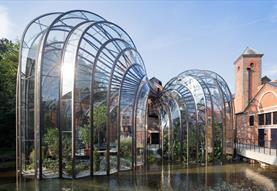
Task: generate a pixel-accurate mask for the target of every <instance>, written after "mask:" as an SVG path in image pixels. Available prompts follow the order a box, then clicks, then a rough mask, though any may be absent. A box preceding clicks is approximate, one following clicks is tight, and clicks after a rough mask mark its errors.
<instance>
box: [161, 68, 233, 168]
mask: <svg viewBox="0 0 277 191" xmlns="http://www.w3.org/2000/svg"><path fill="white" fill-rule="evenodd" d="M161 103H162V104H163V105H164V106H163V107H160V105H161ZM156 105H157V107H159V108H160V117H161V119H162V120H163V121H166V122H163V125H162V126H161V132H162V138H163V143H162V148H163V155H164V157H166V158H169V159H172V160H183V161H186V162H187V163H208V162H212V161H215V160H222V159H223V157H224V156H225V155H226V154H233V104H232V95H231V92H230V90H229V88H228V85H227V83H226V82H225V81H224V79H223V78H222V77H221V76H219V75H218V74H216V73H215V72H211V71H206V70H188V71H185V72H182V73H181V74H179V75H177V76H176V77H175V78H172V79H171V80H170V81H169V82H168V83H167V84H166V85H165V87H164V90H163V92H162V94H161V96H160V97H159V98H158V100H157V103H156Z"/></svg>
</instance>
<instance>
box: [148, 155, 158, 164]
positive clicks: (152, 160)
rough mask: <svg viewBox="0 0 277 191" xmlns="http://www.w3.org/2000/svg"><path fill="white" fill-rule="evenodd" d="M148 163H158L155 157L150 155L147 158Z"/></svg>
mask: <svg viewBox="0 0 277 191" xmlns="http://www.w3.org/2000/svg"><path fill="white" fill-rule="evenodd" d="M147 161H148V162H149V163H154V162H155V161H157V158H156V157H155V155H153V154H150V155H148V156H147Z"/></svg>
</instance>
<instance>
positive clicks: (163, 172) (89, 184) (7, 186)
mask: <svg viewBox="0 0 277 191" xmlns="http://www.w3.org/2000/svg"><path fill="white" fill-rule="evenodd" d="M276 175H277V169H267V170H264V169H261V168H259V167H258V166H257V165H249V164H245V163H243V164H227V165H223V166H207V167H205V166H203V167H201V166H195V167H189V168H186V167H185V166H183V165H181V164H168V163H160V164H152V165H148V166H144V167H141V168H138V169H137V170H136V171H126V172H121V173H119V174H115V175H111V176H107V177H106V176H105V177H104V176H101V177H98V176H96V177H90V178H83V179H78V180H67V179H48V180H42V181H38V180H35V179H21V180H19V181H18V182H17V183H4V182H2V181H1V182H2V183H1V184H2V185H0V190H18V191H31V190H36V191H44V190H51V191H54V190H63V191H73V190H74V191H76V190H143V191H147V190H166V191H167V190H274V189H275V185H276V183H277V178H275V177H277V176H276Z"/></svg>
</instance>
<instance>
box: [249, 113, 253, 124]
mask: <svg viewBox="0 0 277 191" xmlns="http://www.w3.org/2000/svg"><path fill="white" fill-rule="evenodd" d="M249 126H254V115H250V116H249Z"/></svg>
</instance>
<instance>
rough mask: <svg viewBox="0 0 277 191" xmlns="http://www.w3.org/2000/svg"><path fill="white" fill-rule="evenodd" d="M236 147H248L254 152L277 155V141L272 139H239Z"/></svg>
mask: <svg viewBox="0 0 277 191" xmlns="http://www.w3.org/2000/svg"><path fill="white" fill-rule="evenodd" d="M236 149H237V150H240V149H247V150H251V151H254V152H260V153H264V154H268V155H275V156H277V142H276V141H274V142H273V141H272V140H259V139H237V142H236Z"/></svg>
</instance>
